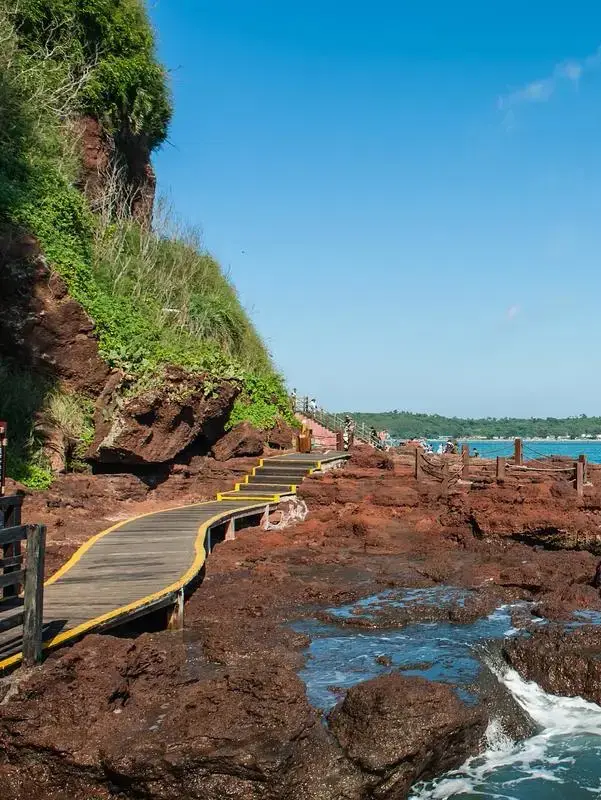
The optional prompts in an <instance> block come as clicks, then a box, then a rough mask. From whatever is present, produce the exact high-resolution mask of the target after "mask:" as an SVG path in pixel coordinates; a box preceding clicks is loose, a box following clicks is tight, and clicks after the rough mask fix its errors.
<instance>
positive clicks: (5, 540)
mask: <svg viewBox="0 0 601 800" xmlns="http://www.w3.org/2000/svg"><path fill="white" fill-rule="evenodd" d="M24 539H27V525H15V527H14V528H0V545H5V544H12V543H13V542H22V541H23V540H24Z"/></svg>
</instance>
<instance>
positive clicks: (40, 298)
mask: <svg viewBox="0 0 601 800" xmlns="http://www.w3.org/2000/svg"><path fill="white" fill-rule="evenodd" d="M0 295H1V296H2V303H3V307H2V314H1V315H0V350H3V351H4V352H7V353H9V354H10V355H12V356H16V355H18V356H19V358H20V359H21V360H22V361H24V362H25V363H26V364H28V365H31V366H32V367H34V368H36V369H41V370H43V371H44V372H45V373H48V374H50V375H51V376H52V377H54V378H56V379H58V380H60V381H61V382H62V383H63V385H64V386H65V387H66V388H67V389H69V390H72V391H77V392H87V393H90V394H92V393H94V394H97V393H98V392H100V390H101V389H102V387H103V386H104V383H105V381H106V379H107V376H108V373H109V368H108V367H107V365H106V364H105V363H104V362H103V361H102V359H101V358H100V356H99V355H98V342H97V341H96V338H95V336H94V323H93V322H92V320H91V319H90V317H89V316H88V315H87V314H86V312H85V311H84V310H83V308H82V306H81V305H80V304H79V303H78V302H77V301H76V300H74V299H73V298H72V297H71V296H70V295H69V294H68V293H67V286H66V284H65V282H64V280H63V279H62V278H61V277H60V275H58V274H57V273H56V272H53V271H52V270H50V269H49V267H48V265H47V264H46V261H45V259H44V257H43V255H42V252H41V249H40V245H39V243H38V241H37V239H35V238H34V237H33V236H30V235H27V234H23V233H19V232H16V231H12V232H11V231H4V230H2V229H0Z"/></svg>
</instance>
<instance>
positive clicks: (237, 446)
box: [213, 422, 265, 461]
mask: <svg viewBox="0 0 601 800" xmlns="http://www.w3.org/2000/svg"><path fill="white" fill-rule="evenodd" d="M264 448H265V434H263V433H262V432H261V431H259V430H257V428H255V427H254V426H253V425H251V424H250V422H240V423H238V425H234V427H233V428H232V429H231V431H228V432H227V433H226V434H225V436H222V437H221V438H220V439H219V441H218V442H217V443H216V444H214V445H213V456H214V457H215V458H216V459H217V461H227V460H228V459H229V458H235V457H240V456H260V455H262V453H263V450H264Z"/></svg>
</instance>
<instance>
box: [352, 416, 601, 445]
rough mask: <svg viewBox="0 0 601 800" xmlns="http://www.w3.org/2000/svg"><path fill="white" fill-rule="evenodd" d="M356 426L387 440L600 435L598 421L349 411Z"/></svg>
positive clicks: (598, 419) (595, 419) (599, 419)
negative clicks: (359, 424)
mask: <svg viewBox="0 0 601 800" xmlns="http://www.w3.org/2000/svg"><path fill="white" fill-rule="evenodd" d="M344 413H348V414H350V415H351V416H352V417H353V418H354V419H355V420H356V421H357V422H364V423H365V424H366V425H373V426H374V427H375V428H377V430H379V431H380V430H387V431H388V432H389V433H390V435H391V436H394V437H398V438H400V439H413V438H419V437H422V436H423V437H425V438H428V439H436V438H438V437H441V436H451V437H453V438H456V439H464V438H470V437H473V436H478V437H479V436H481V437H485V438H493V437H495V436H496V437H500V438H507V439H511V438H513V437H515V436H521V437H522V438H524V439H527V438H546V437H547V436H553V437H569V438H572V439H579V438H582V437H583V436H596V435H597V434H601V417H587V416H586V415H585V414H581V415H580V416H579V417H566V418H564V419H558V418H556V417H546V418H542V417H531V418H530V419H514V418H512V417H501V418H500V419H497V418H495V417H486V418H483V419H472V418H467V419H463V418H461V417H443V416H441V415H440V414H414V413H411V412H410V411H397V410H395V411H386V412H378V413H369V412H368V413H363V412H355V411H349V412H344Z"/></svg>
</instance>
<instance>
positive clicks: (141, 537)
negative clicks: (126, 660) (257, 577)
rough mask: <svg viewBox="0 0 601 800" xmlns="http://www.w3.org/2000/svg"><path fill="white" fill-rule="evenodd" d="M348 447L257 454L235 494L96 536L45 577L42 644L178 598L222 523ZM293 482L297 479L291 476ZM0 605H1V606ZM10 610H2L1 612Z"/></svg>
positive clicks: (5, 645) (12, 649)
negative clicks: (256, 461)
mask: <svg viewBox="0 0 601 800" xmlns="http://www.w3.org/2000/svg"><path fill="white" fill-rule="evenodd" d="M346 457H347V455H346V453H337V452H332V453H327V454H315V455H313V454H308V455H304V454H301V453H293V454H290V455H285V456H278V457H276V458H270V459H261V461H260V462H259V466H258V467H256V468H255V469H253V471H252V474H251V475H249V476H247V477H246V479H245V483H243V484H238V485H237V487H236V488H235V489H234V490H232V492H227V493H224V494H220V495H218V496H217V499H216V500H213V501H210V502H206V503H197V504H194V505H188V506H184V507H181V508H172V509H168V510H166V511H158V512H154V513H150V514H143V515H142V516H139V517H134V518H133V519H130V520H126V521H124V522H120V523H119V524H117V525H114V526H113V527H111V528H109V529H108V530H106V531H103V532H102V533H99V534H97V535H96V536H93V537H92V538H91V539H89V540H88V541H87V542H86V543H85V544H84V545H82V546H81V547H80V548H79V550H78V551H77V552H76V553H75V554H74V555H73V556H72V558H71V559H70V560H69V561H68V562H67V563H66V564H65V565H64V566H63V567H61V568H60V569H59V570H58V572H56V573H55V574H54V575H53V576H52V577H51V578H49V579H48V581H46V584H45V588H44V640H45V644H44V647H45V648H46V649H50V648H55V647H59V646H60V645H62V644H66V643H68V642H72V641H74V640H75V639H77V638H78V637H80V636H82V635H83V634H85V633H89V632H91V631H95V632H99V631H104V630H107V629H109V628H112V627H116V626H118V625H121V624H123V623H125V622H129V621H132V620H134V619H136V618H137V617H140V616H143V615H145V614H148V613H151V612H153V611H156V610H158V609H160V608H168V607H170V606H171V607H175V608H176V609H177V607H178V604H180V605H181V604H182V603H183V593H184V591H186V590H187V589H188V590H190V589H191V588H192V587H193V586H194V584H195V582H197V581H198V578H199V576H200V574H201V572H202V568H203V565H204V563H205V560H206V557H207V555H208V554H209V553H210V552H211V545H212V539H213V538H214V537H215V536H216V535H220V536H221V538H223V535H222V534H223V528H224V526H226V525H231V526H232V530H233V529H234V528H235V526H236V524H241V523H243V522H246V523H248V522H249V521H251V518H253V517H256V518H257V519H258V518H260V517H261V516H262V515H263V514H264V513H265V511H266V509H267V508H268V506H269V505H271V504H277V503H278V502H279V501H280V499H281V498H282V497H286V496H289V495H291V494H294V493H295V491H296V485H297V484H298V483H300V482H301V481H302V479H303V478H304V477H305V476H306V475H307V474H310V473H311V472H315V471H321V470H325V469H328V468H331V467H332V466H338V465H340V464H342V463H344V460H345V459H346ZM292 480H294V483H292V482H291V481H292ZM0 609H2V606H0ZM9 613H13V609H7V610H6V611H0V631H1V630H2V615H3V614H9ZM21 636H22V631H21V629H20V628H13V629H12V630H10V631H6V632H5V633H1V632H0V671H2V670H4V669H7V668H9V667H14V666H15V665H17V664H19V663H20V661H21V659H22V656H21Z"/></svg>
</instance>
